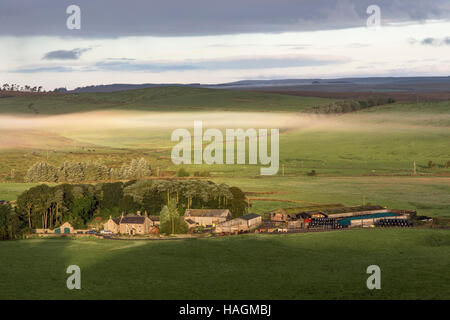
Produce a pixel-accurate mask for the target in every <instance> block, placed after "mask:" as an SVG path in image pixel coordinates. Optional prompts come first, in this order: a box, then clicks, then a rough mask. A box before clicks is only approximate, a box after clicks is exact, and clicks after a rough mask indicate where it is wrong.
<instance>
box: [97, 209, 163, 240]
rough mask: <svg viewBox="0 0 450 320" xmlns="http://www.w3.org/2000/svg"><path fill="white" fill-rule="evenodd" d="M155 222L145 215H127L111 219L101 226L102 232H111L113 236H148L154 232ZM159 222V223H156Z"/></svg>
mask: <svg viewBox="0 0 450 320" xmlns="http://www.w3.org/2000/svg"><path fill="white" fill-rule="evenodd" d="M156 220H157V219H156V218H155V221H152V220H151V219H150V218H149V217H148V216H147V215H145V216H141V215H139V214H137V215H135V214H133V215H127V216H124V215H123V214H122V216H120V217H117V218H114V219H113V218H112V217H110V218H109V220H108V221H107V222H106V223H105V224H104V225H103V228H104V230H106V231H111V232H112V233H114V234H118V233H120V234H129V235H135V234H149V233H152V232H154V228H155V226H156ZM158 222H159V221H158Z"/></svg>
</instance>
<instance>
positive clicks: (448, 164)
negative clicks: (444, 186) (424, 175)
mask: <svg viewBox="0 0 450 320" xmlns="http://www.w3.org/2000/svg"><path fill="white" fill-rule="evenodd" d="M437 166H438V167H439V168H446V169H448V168H450V160H449V161H447V162H446V163H444V164H443V165H441V164H438V165H437ZM434 167H436V163H434V162H433V161H431V160H430V161H428V165H427V168H428V169H433V168H434Z"/></svg>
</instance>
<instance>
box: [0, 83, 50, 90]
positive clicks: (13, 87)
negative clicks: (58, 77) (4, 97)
mask: <svg viewBox="0 0 450 320" xmlns="http://www.w3.org/2000/svg"><path fill="white" fill-rule="evenodd" d="M1 89H2V90H3V91H22V92H42V86H34V87H32V86H30V85H24V86H21V85H18V84H15V83H11V84H9V83H4V84H3V85H2V87H1Z"/></svg>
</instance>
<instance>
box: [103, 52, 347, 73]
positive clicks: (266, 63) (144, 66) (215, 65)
mask: <svg viewBox="0 0 450 320" xmlns="http://www.w3.org/2000/svg"><path fill="white" fill-rule="evenodd" d="M345 62H348V60H346V59H338V58H334V59H333V58H323V59H317V58H313V57H308V56H295V57H292V56H288V57H243V58H234V59H226V60H221V59H211V60H203V61H189V62H187V63H130V62H122V61H115V62H99V63H97V64H95V66H94V69H97V70H106V71H151V72H164V71H184V70H245V69H247V70H248V69H267V68H294V67H306V66H320V65H328V64H339V63H345Z"/></svg>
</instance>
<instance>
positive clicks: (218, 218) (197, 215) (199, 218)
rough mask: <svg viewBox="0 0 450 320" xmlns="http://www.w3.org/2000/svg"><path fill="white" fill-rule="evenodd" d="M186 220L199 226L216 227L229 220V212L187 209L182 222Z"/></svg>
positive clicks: (226, 210) (225, 210)
mask: <svg viewBox="0 0 450 320" xmlns="http://www.w3.org/2000/svg"><path fill="white" fill-rule="evenodd" d="M188 219H189V220H191V221H192V222H194V223H195V224H196V225H199V226H204V227H206V226H216V225H217V224H219V223H221V222H225V221H227V220H230V219H231V212H230V210H228V209H187V210H186V211H185V212H184V220H185V221H186V220H188Z"/></svg>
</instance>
